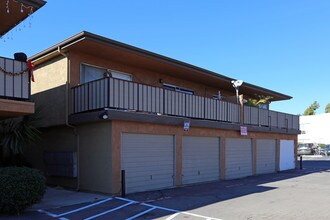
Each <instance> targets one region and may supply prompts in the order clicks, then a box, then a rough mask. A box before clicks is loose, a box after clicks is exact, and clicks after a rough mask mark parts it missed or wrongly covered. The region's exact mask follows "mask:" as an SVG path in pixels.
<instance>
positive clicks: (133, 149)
mask: <svg viewBox="0 0 330 220" xmlns="http://www.w3.org/2000/svg"><path fill="white" fill-rule="evenodd" d="M121 168H122V169H123V170H125V172H126V192H128V193H132V192H142V191H147V190H155V189H162V188H168V187H173V186H174V136H172V135H151V134H128V133H123V134H122V148H121Z"/></svg>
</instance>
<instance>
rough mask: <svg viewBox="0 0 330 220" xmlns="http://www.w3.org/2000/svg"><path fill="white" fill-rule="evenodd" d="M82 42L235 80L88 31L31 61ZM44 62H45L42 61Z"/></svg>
mask: <svg viewBox="0 0 330 220" xmlns="http://www.w3.org/2000/svg"><path fill="white" fill-rule="evenodd" d="M82 40H90V41H93V42H96V43H99V44H102V45H105V46H111V47H114V48H118V49H121V50H125V51H128V52H134V53H137V54H139V55H141V56H145V57H148V58H151V59H155V60H157V61H160V62H165V63H168V64H170V65H175V66H179V67H181V68H182V67H184V68H188V69H189V70H193V71H195V72H198V73H200V74H203V75H205V76H208V77H212V78H215V79H220V80H222V81H225V82H227V83H228V84H231V81H232V80H235V79H233V78H230V77H227V76H224V75H221V74H218V73H215V72H212V71H209V70H206V69H203V68H200V67H197V66H194V65H191V64H188V63H185V62H182V61H179V60H175V59H172V58H169V57H166V56H163V55H160V54H157V53H153V52H150V51H147V50H143V49H141V48H137V47H134V46H131V45H128V44H124V43H121V42H119V41H115V40H112V39H109V38H106V37H102V36H99V35H96V34H93V33H90V32H87V31H83V32H80V33H78V34H76V35H74V36H72V37H70V38H68V39H66V40H64V41H62V42H60V43H58V44H56V45H54V46H52V47H50V48H48V49H46V50H44V51H42V52H40V53H38V54H36V55H34V56H32V57H31V58H30V59H31V60H32V61H34V62H37V63H38V61H41V59H43V58H46V57H47V56H49V55H50V54H54V53H56V52H57V51H58V50H59V49H60V50H64V51H66V50H68V49H69V47H70V46H71V45H74V44H75V43H77V42H80V41H82ZM41 62H43V61H41ZM244 88H246V89H250V90H254V91H256V94H257V93H261V94H268V95H269V96H273V97H274V100H277V101H278V100H288V99H291V98H292V97H291V96H288V95H285V94H282V93H279V92H275V91H272V90H269V89H266V88H263V87H259V86H256V85H253V84H250V83H246V82H244V83H243V85H242V86H241V89H244Z"/></svg>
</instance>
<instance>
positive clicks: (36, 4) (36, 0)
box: [17, 0, 46, 11]
mask: <svg viewBox="0 0 330 220" xmlns="http://www.w3.org/2000/svg"><path fill="white" fill-rule="evenodd" d="M17 1H19V2H21V3H23V4H24V5H29V6H32V7H33V8H36V9H39V8H41V7H42V6H44V5H45V4H46V2H45V1H43V0H17ZM35 11H36V10H35Z"/></svg>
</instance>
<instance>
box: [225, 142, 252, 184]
mask: <svg viewBox="0 0 330 220" xmlns="http://www.w3.org/2000/svg"><path fill="white" fill-rule="evenodd" d="M251 175H252V143H251V140H250V139H239V138H227V139H226V175H225V176H226V179H236V178H242V177H246V176H251Z"/></svg>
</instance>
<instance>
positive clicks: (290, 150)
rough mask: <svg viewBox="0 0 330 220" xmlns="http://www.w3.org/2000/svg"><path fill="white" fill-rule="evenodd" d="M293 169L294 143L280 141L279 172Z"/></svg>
mask: <svg viewBox="0 0 330 220" xmlns="http://www.w3.org/2000/svg"><path fill="white" fill-rule="evenodd" d="M294 168H295V155H294V141H293V140H280V170H281V171H282V170H290V169H294Z"/></svg>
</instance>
